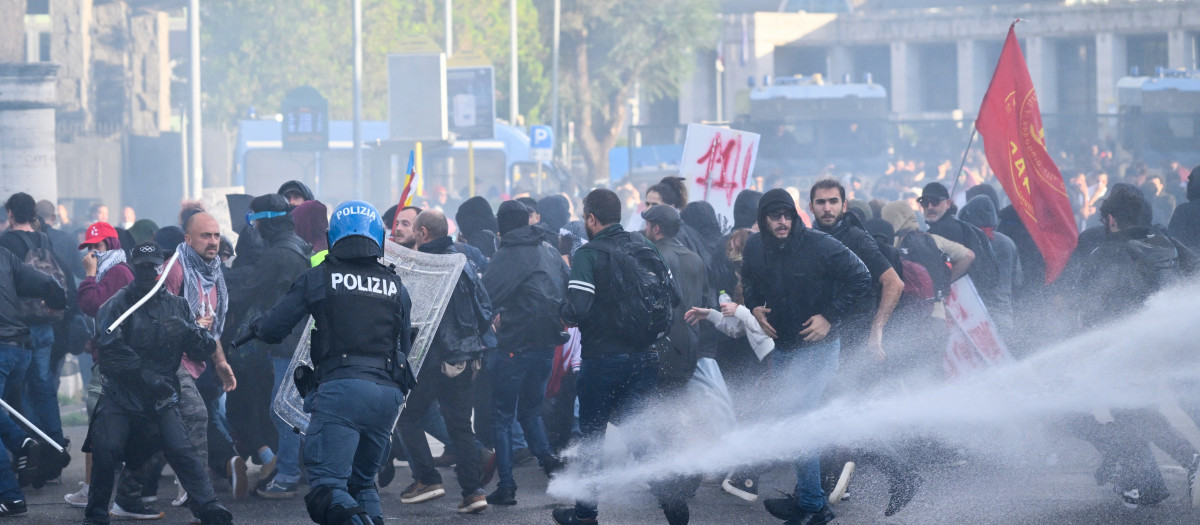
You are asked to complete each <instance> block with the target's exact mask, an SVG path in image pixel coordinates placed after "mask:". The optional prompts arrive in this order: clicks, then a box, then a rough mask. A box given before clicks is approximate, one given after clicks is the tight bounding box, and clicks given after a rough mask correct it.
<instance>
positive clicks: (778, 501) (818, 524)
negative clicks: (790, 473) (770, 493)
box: [763, 494, 836, 525]
mask: <svg viewBox="0 0 1200 525" xmlns="http://www.w3.org/2000/svg"><path fill="white" fill-rule="evenodd" d="M763 506H764V507H766V508H767V512H769V513H771V515H772V516H775V517H776V518H779V519H781V520H783V521H785V522H787V525H824V524H826V523H829V522H831V521H833V518H835V517H836V516H834V514H833V510H831V509H830V508H829V505H825V506H824V507H821V510H819V511H817V512H804V511H803V510H800V506H799V505H797V504H796V496H794V495H791V494H788V495H785V496H784V497H782V498H770V499H765V500H763Z"/></svg>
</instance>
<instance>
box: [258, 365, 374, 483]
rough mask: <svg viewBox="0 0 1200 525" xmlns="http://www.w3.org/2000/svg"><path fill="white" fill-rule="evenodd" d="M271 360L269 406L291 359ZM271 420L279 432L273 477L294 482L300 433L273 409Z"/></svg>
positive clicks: (298, 470) (277, 392)
mask: <svg viewBox="0 0 1200 525" xmlns="http://www.w3.org/2000/svg"><path fill="white" fill-rule="evenodd" d="M271 362H272V364H274V366H275V384H274V386H272V387H271V406H274V403H275V396H276V395H278V394H279V387H280V386H281V385H282V384H283V378H284V376H286V375H287V369H288V365H289V364H291V362H292V360H291V359H289V358H284V357H272V358H271ZM271 421H274V422H275V430H276V431H278V433H279V446H278V447H276V448H277V449H278V450H276V451H275V479H276V480H279V482H280V483H296V482H298V481H300V435H299V434H297V433H295V432H293V431H292V426H291V425H289V424H287V423H285V422H284V421H283V420H282V419H279V416H278V415H276V414H275V410H274V409H272V410H271ZM389 430H390V429H389Z"/></svg>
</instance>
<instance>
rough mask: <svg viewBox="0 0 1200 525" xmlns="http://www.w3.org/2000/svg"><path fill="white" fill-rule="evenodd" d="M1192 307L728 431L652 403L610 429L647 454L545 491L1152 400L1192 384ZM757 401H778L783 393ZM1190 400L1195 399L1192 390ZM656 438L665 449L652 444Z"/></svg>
mask: <svg viewBox="0 0 1200 525" xmlns="http://www.w3.org/2000/svg"><path fill="white" fill-rule="evenodd" d="M1198 307H1200V283H1194V284H1188V285H1186V286H1180V287H1175V288H1172V289H1169V290H1165V291H1163V292H1161V293H1159V294H1157V295H1155V296H1154V297H1152V298H1151V300H1150V301H1148V302H1147V304H1146V306H1145V307H1144V308H1142V309H1141V310H1139V311H1137V312H1136V313H1133V314H1132V315H1129V316H1127V317H1123V318H1121V319H1120V320H1118V321H1115V322H1113V323H1111V324H1108V325H1105V326H1101V327H1097V328H1095V329H1093V330H1091V331H1089V332H1086V333H1083V334H1080V335H1078V336H1075V337H1072V338H1070V339H1067V340H1064V341H1062V342H1059V343H1056V344H1053V345H1051V346H1049V347H1047V348H1045V349H1043V350H1041V351H1040V352H1038V353H1036V354H1034V355H1032V356H1031V357H1029V358H1027V359H1025V360H1023V361H1019V362H1016V363H1013V364H1011V365H1007V366H1002V367H996V368H993V369H990V370H987V371H985V372H982V373H979V374H976V375H973V376H969V377H965V378H961V379H959V380H956V381H954V382H938V383H935V384H929V385H924V386H918V387H916V388H908V389H906V390H905V391H902V392H891V393H887V394H884V395H881V394H879V393H872V394H865V395H864V393H860V392H851V393H849V395H846V396H843V397H840V398H837V399H835V400H833V401H832V402H829V403H826V404H825V405H823V406H822V407H821V408H819V409H817V410H815V411H812V412H809V413H806V414H797V415H794V416H787V417H781V418H778V419H776V420H773V421H764V422H759V423H754V424H742V425H739V426H738V427H736V428H730V429H713V428H709V429H706V431H703V432H696V431H695V428H694V427H693V428H686V429H680V428H678V425H677V424H676V423H677V421H667V420H668V419H672V418H674V419H678V418H679V415H680V414H686V413H688V412H689V411H695V410H700V411H701V412H702V411H703V408H700V407H695V406H686V405H687V404H686V403H683V402H680V401H675V402H664V403H654V404H651V406H649V407H648V408H647V409H646V410H644V411H642V412H641V413H639V414H638V415H637V416H635V417H632V418H630V419H628V420H627V421H625V422H624V424H622V425H621V428H620V436H621V438H622V439H621V440H622V441H623V442H625V443H627V444H629V445H630V446H631V448H633V447H646V448H648V449H650V450H651V452H650V453H648V454H647V455H645V456H642V457H640V458H638V459H637V460H633V461H606V463H605V465H604V467H603V468H602V469H601V470H599V471H595V472H591V473H584V472H582V471H581V468H580V467H579V464H580V463H582V461H574V462H573V464H572V465H573V466H572V467H571V468H569V469H567V470H566V471H565V472H563V473H562V474H560V475H558V476H557V477H555V478H554V479H553V480H552V481H551V483H550V485H549V487H548V488H547V492H548V493H549V494H550V495H552V496H555V497H560V498H564V499H570V498H575V497H579V496H586V495H588V494H589V493H590V491H591V490H597V491H599V492H600V493H601V494H605V493H613V492H622V491H628V490H630V489H631V488H637V487H641V486H642V484H643V483H645V482H647V481H653V480H661V479H665V478H668V477H672V476H681V475H694V474H706V473H711V474H725V473H727V472H730V471H732V470H735V469H737V468H738V467H742V466H745V465H751V464H764V463H771V462H780V461H791V460H793V459H794V458H796V457H798V456H800V455H802V454H809V453H813V452H817V451H820V450H822V449H824V448H827V447H830V446H853V445H860V444H870V443H885V442H888V441H894V440H898V439H902V438H908V437H911V436H913V435H915V434H938V435H945V433H947V432H953V433H955V434H956V435H958V436H970V435H974V436H980V435H985V436H987V435H991V436H995V435H996V433H997V431H1003V430H1004V429H1006V428H1009V427H1011V426H1012V425H1021V426H1022V427H1023V428H1030V427H1038V426H1040V425H1041V424H1043V423H1051V422H1055V421H1056V420H1057V419H1061V417H1063V416H1067V415H1070V414H1078V413H1089V412H1093V411H1095V410H1103V409H1106V408H1136V407H1143V406H1148V405H1155V404H1157V403H1158V402H1159V401H1160V400H1161V396H1162V390H1163V387H1164V385H1165V384H1168V383H1170V384H1178V383H1180V382H1187V383H1191V384H1193V385H1194V384H1197V381H1200V348H1198V346H1200V343H1198V341H1200V323H1197V322H1196V321H1195V315H1196V314H1195V313H1196V312H1197V311H1198V310H1200V308H1198ZM765 394H767V395H768V396H770V397H772V398H779V397H786V391H785V389H784V388H780V389H772V390H771V391H770V392H765ZM1193 394H1194V395H1193V397H1200V392H1195V393H1193ZM989 433H990V434H989ZM663 442H667V443H670V445H669V446H656V445H655V444H657V443H663ZM1079 443H1080V444H1081V446H1082V445H1085V444H1084V443H1083V442H1082V441H1080V442H1079ZM574 450H577V448H576V449H574ZM575 459H576V460H578V459H580V458H578V457H576V458H575Z"/></svg>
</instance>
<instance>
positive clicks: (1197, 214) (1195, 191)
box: [1167, 176, 1200, 251]
mask: <svg viewBox="0 0 1200 525" xmlns="http://www.w3.org/2000/svg"><path fill="white" fill-rule="evenodd" d="M1187 198H1188V201H1187V202H1185V203H1183V204H1180V205H1179V206H1178V207H1177V208H1175V213H1174V214H1173V215H1171V221H1170V222H1169V223H1168V225H1167V234H1169V235H1170V236H1171V237H1173V238H1175V240H1177V241H1179V242H1180V243H1183V245H1184V246H1187V247H1188V248H1191V249H1192V251H1200V177H1197V176H1193V177H1190V178H1188V183H1187Z"/></svg>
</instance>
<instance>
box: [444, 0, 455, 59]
mask: <svg viewBox="0 0 1200 525" xmlns="http://www.w3.org/2000/svg"><path fill="white" fill-rule="evenodd" d="M453 20H454V5H453V2H452V0H446V58H450V57H452V56H454V23H453Z"/></svg>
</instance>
